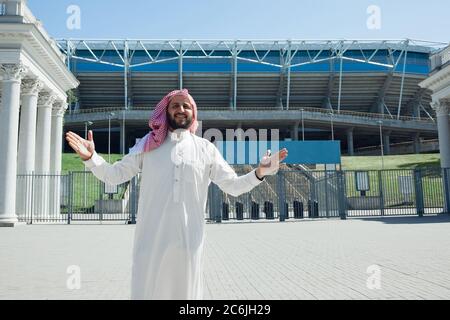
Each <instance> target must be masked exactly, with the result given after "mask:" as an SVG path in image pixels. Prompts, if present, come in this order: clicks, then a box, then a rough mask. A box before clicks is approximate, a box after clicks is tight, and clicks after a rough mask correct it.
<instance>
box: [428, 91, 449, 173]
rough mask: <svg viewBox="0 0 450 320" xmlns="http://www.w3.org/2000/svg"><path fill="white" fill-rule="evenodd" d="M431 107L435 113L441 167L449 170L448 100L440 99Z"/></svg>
mask: <svg viewBox="0 0 450 320" xmlns="http://www.w3.org/2000/svg"><path fill="white" fill-rule="evenodd" d="M431 107H432V108H433V109H434V110H435V111H436V117H437V125H438V135H439V152H440V155H441V167H442V168H450V125H449V123H448V121H449V116H448V113H449V112H450V99H440V100H439V101H434V102H433V103H432V104H431Z"/></svg>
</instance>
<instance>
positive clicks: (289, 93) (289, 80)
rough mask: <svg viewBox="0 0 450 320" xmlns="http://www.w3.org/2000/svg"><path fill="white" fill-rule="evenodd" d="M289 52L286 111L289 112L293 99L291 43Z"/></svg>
mask: <svg viewBox="0 0 450 320" xmlns="http://www.w3.org/2000/svg"><path fill="white" fill-rule="evenodd" d="M288 43H289V45H288V52H287V56H288V59H287V84H286V87H287V92H286V110H289V101H290V98H291V60H292V59H291V42H290V41H289V42H288Z"/></svg>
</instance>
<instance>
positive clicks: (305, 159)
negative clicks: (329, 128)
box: [216, 141, 341, 165]
mask: <svg viewBox="0 0 450 320" xmlns="http://www.w3.org/2000/svg"><path fill="white" fill-rule="evenodd" d="M216 146H217V148H218V149H219V151H220V152H221V154H222V156H223V157H224V159H225V160H226V161H227V162H228V163H229V164H252V165H255V164H258V163H259V161H260V159H261V158H262V156H263V155H264V154H265V153H266V151H267V149H270V150H271V151H272V153H275V152H277V151H278V150H281V149H283V148H286V149H288V152H289V155H288V157H287V158H286V160H285V161H284V163H287V164H340V163H341V148H340V141H250V142H249V141H245V142H244V141H221V142H217V143H216Z"/></svg>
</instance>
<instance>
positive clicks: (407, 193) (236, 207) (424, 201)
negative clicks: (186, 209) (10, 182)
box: [16, 166, 450, 224]
mask: <svg viewBox="0 0 450 320" xmlns="http://www.w3.org/2000/svg"><path fill="white" fill-rule="evenodd" d="M236 169H239V170H237V171H239V172H240V174H243V173H245V172H248V171H249V170H250V169H251V167H249V166H242V167H240V168H236ZM139 180H140V178H139V176H136V177H134V178H133V179H132V180H131V181H129V182H126V183H123V184H120V185H118V186H108V185H105V183H103V182H101V181H99V180H98V179H97V178H95V177H94V176H93V174H92V173H91V172H89V171H80V172H70V173H68V174H64V175H36V174H30V175H18V177H17V195H16V200H17V201H16V212H17V215H18V218H19V220H20V221H25V222H27V223H30V224H31V223H72V222H77V221H123V222H124V223H135V222H136V221H137V219H139V216H138V215H137V212H138V204H139ZM449 199H450V169H440V168H421V169H408V170H406V169H398V170H397V169H396V170H368V171H317V170H315V171H304V170H301V169H296V168H294V169H286V170H279V172H278V173H277V174H276V175H274V176H268V177H266V179H265V182H264V183H262V184H260V185H259V186H258V187H256V188H254V189H253V190H252V191H251V192H249V193H246V194H243V195H240V196H238V197H233V196H230V195H228V194H225V193H224V192H222V191H221V190H220V189H219V188H218V187H217V186H216V185H214V184H211V185H210V188H209V191H208V199H207V206H206V212H205V219H206V220H208V221H212V222H221V221H230V220H260V219H267V220H275V219H277V220H280V221H285V220H286V219H303V218H311V219H314V218H341V219H346V218H351V217H373V216H379V217H383V216H397V215H418V216H424V215H432V214H441V213H447V214H450V200H449Z"/></svg>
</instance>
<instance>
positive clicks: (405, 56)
mask: <svg viewBox="0 0 450 320" xmlns="http://www.w3.org/2000/svg"><path fill="white" fill-rule="evenodd" d="M404 52H405V54H404V55H403V60H404V61H403V72H402V83H401V85H400V98H399V101H398V109H397V119H400V111H401V109H402V100H403V85H404V82H405V73H406V61H407V59H408V40H406V42H405V50H404Z"/></svg>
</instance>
